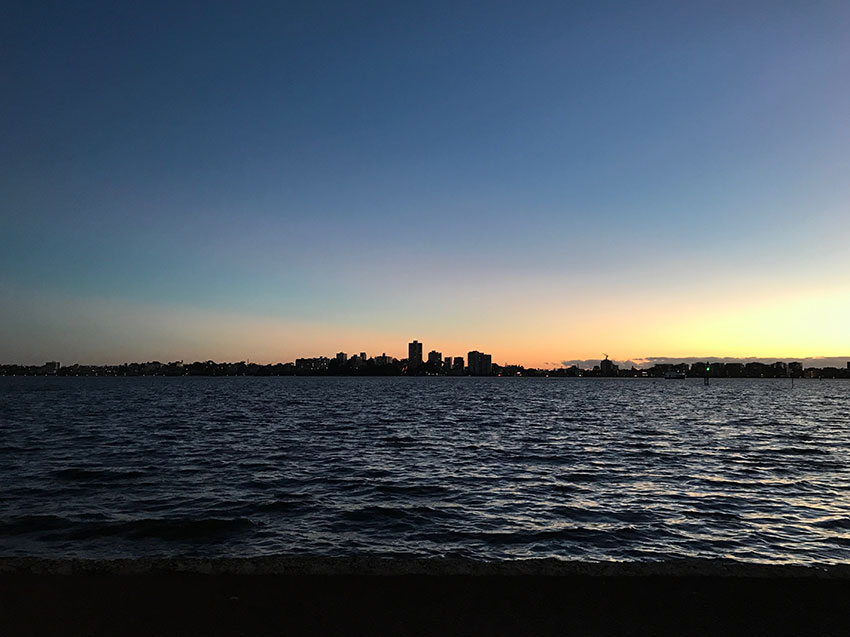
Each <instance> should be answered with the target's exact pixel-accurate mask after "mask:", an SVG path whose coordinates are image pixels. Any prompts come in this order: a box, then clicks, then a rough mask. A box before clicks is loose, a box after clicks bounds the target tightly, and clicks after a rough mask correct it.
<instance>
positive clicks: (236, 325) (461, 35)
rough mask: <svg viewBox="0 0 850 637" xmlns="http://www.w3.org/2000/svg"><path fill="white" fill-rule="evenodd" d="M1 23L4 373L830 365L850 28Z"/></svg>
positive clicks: (384, 11)
mask: <svg viewBox="0 0 850 637" xmlns="http://www.w3.org/2000/svg"><path fill="white" fill-rule="evenodd" d="M0 22H2V26H0V29H2V44H0V46H2V49H0V50H2V56H0V74H1V75H0V76H1V77H2V80H3V86H4V90H3V95H4V97H3V99H2V101H0V115H2V117H0V144H2V147H3V149H4V152H3V153H2V156H0V161H2V170H0V186H2V192H3V206H2V212H1V213H0V215H2V217H0V221H2V227H1V228H2V232H0V267H2V272H3V274H2V278H0V295H2V299H0V300H2V301H3V310H2V311H0V327H3V328H4V331H6V333H7V334H10V336H11V337H12V338H10V339H5V340H6V342H5V343H4V344H3V345H2V346H0V360H4V361H6V360H8V361H9V362H18V361H21V362H29V361H31V362H39V361H40V359H39V357H43V356H45V355H48V354H47V351H46V345H45V344H46V343H48V344H50V347H51V348H52V349H51V350H50V351H52V352H54V354H53V356H51V357H65V358H67V357H71V358H74V359H75V360H77V359H79V360H81V361H82V362H86V361H90V362H109V361H115V360H123V359H125V358H154V357H161V358H181V357H185V358H190V357H192V356H198V357H200V358H216V357H224V356H235V357H237V358H245V357H246V356H250V357H252V358H253V359H257V360H281V359H291V358H293V357H295V356H301V355H318V354H324V353H328V352H332V351H338V350H340V349H344V350H349V351H360V350H361V349H364V348H365V347H367V346H368V347H370V348H377V349H382V350H386V351H388V352H389V353H393V354H395V355H399V356H400V355H402V354H403V353H404V352H403V346H404V343H405V342H406V341H407V340H409V339H412V338H419V340H422V341H424V342H425V343H426V348H427V347H429V344H430V343H433V344H434V346H436V347H438V348H442V349H444V350H449V349H450V348H451V349H453V351H452V352H451V353H455V351H454V350H457V352H456V353H463V352H465V351H467V350H468V349H473V348H479V349H482V348H487V349H488V350H490V351H493V352H494V355H495V356H496V360H500V361H501V360H503V359H510V360H511V361H513V362H525V363H527V364H537V363H540V362H541V361H544V360H547V361H548V360H562V359H578V358H590V357H591V356H597V355H598V354H597V350H599V351H609V350H611V349H612V348H613V347H619V348H620V351H617V352H615V353H612V355H614V356H615V357H616V358H619V359H626V358H644V357H647V356H669V355H674V356H675V355H681V356H699V355H700V354H702V353H705V352H708V351H711V352H715V353H716V354H718V355H741V356H744V355H752V356H772V355H776V356H790V355H794V356H818V355H824V356H826V355H841V354H844V353H845V352H850V337H848V336H847V335H846V330H841V329H840V327H837V326H840V325H841V324H842V321H843V322H844V324H847V322H848V321H850V304H848V303H847V302H844V301H843V300H842V299H845V298H848V297H847V296H846V295H847V294H850V288H849V287H848V278H850V277H848V275H847V273H846V270H847V268H846V250H847V245H848V239H850V210H848V204H850V186H848V184H850V179H848V176H849V175H848V168H850V161H848V160H850V119H848V117H847V113H848V112H850V84H848V81H847V78H848V77H850V45H848V44H847V38H846V34H847V33H848V32H850V29H848V27H850V5H847V4H846V3H838V2H836V3H830V2H814V3H812V2H806V3H803V2H799V3H732V2H729V3H723V2H707V3H675V2H669V3H652V2H650V3H645V2H641V3H619V2H618V3H598V2H593V3H535V4H532V5H531V6H529V5H528V3H445V4H442V3H434V2H429V3H421V4H420V5H418V6H416V5H411V4H409V3H382V4H381V3H374V4H372V3H316V2H309V3H275V2H264V3H252V2H247V3H243V4H240V5H239V6H236V5H232V4H230V3H214V2H211V3H209V2H205V3H180V6H179V7H174V6H172V5H171V4H170V3H161V4H160V3H105V2H104V3H99V2H89V3H85V2H81V3H39V6H31V3H10V4H7V5H6V8H5V9H4V17H3V19H2V21H0ZM700 307H706V308H712V311H715V312H718V313H719V314H722V316H723V317H724V318H723V327H722V329H721V328H720V327H717V328H713V329H714V331H711V330H709V331H705V330H704V329H703V328H702V326H700V325H696V324H695V325H694V326H693V329H688V328H687V325H685V326H684V327H682V328H681V330H679V331H676V330H673V333H667V332H669V330H663V329H660V328H658V327H656V326H654V325H653V322H658V321H664V320H665V319H664V317H671V316H672V317H675V319H676V321H677V323H679V324H681V322H682V321H685V322H687V321H691V320H694V315H695V313H698V312H695V308H700ZM48 308H50V309H49V310H48ZM95 313H97V317H101V318H97V317H96V316H95V315H94V314H95ZM777 313H781V314H782V315H783V316H785V317H786V319H784V323H782V324H781V325H779V326H777V327H776V333H772V334H771V336H770V338H767V337H766V336H764V334H763V330H761V329H759V327H758V325H759V320H764V317H770V316H775V315H776V314H777ZM811 313H815V314H817V313H828V314H829V315H830V319H829V320H830V321H831V322H830V323H829V325H828V329H826V331H824V329H820V330H819V334H818V335H813V334H812V333H811V329H812V328H811V325H810V324H809V325H807V322H806V317H807V316H809V315H810V314H811ZM105 316H111V317H113V318H112V319H110V321H111V322H104V321H105V319H103V318H102V317H105ZM140 317H143V318H140ZM178 317H182V318H178ZM201 317H203V318H201ZM630 317H631V318H630ZM730 317H731V318H730ZM736 319H740V320H737V321H736ZM844 319H846V321H845V320H844ZM667 320H669V318H668V319H667ZM98 321H100V322H98ZM201 321H203V322H205V323H208V324H209V327H208V329H209V332H208V334H209V335H210V337H209V339H208V342H207V341H199V340H198V336H197V334H198V331H197V325H198V324H199V322H201ZM153 325H156V326H158V327H157V328H156V329H154V328H153V327H151V326H153ZM193 325H194V326H195V327H193ZM260 325H261V326H264V327H263V328H262V329H265V330H266V331H267V333H268V335H269V339H268V340H260V341H257V340H255V336H254V335H253V334H252V332H256V331H257V329H260V328H258V327H257V326H260ZM714 325H719V323H714ZM735 325H739V326H740V329H739V330H738V331H736V328H735ZM832 325H835V326H836V327H835V329H834V330H833V328H832V327H829V326H832ZM95 326H97V327H95ZM754 332H757V335H758V336H759V338H754ZM204 333H205V334H207V332H204ZM216 333H220V334H221V335H222V336H221V338H220V339H219V338H215V337H214V336H213V335H215V334H216ZM816 336H817V338H816ZM700 339H702V340H700ZM482 341H483V342H482ZM748 344H749V346H750V349H746V347H747V346H748ZM612 346H613V347H612ZM812 349H816V350H817V351H810V350H812ZM659 350H662V351H659ZM240 353H244V355H241V356H240ZM446 353H450V352H449V351H446ZM69 362H70V361H69Z"/></svg>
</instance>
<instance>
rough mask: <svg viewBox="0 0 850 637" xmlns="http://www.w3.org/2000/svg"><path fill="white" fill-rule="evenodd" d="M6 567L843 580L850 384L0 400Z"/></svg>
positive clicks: (249, 383)
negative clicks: (711, 570) (115, 562)
mask: <svg viewBox="0 0 850 637" xmlns="http://www.w3.org/2000/svg"><path fill="white" fill-rule="evenodd" d="M0 485H2V491H0V555H42V556H54V557H69V556H77V557H135V556H149V555H193V556H224V555H227V556H242V555H263V554H270V553H296V554H317V555H347V554H377V555H418V556H465V557H476V558H484V559H511V558H528V557H552V556H554V557H559V558H565V559H587V560H612V559H613V560H659V559H666V558H671V557H677V558H681V557H714V558H718V557H721V558H732V559H739V560H747V561H757V562H777V563H783V562H793V563H837V562H848V561H850V383H847V382H846V381H844V382H842V381H820V382H819V381H797V382H796V383H795V386H794V388H793V389H792V388H791V387H790V381H789V382H786V381H775V380H727V381H722V380H713V381H712V384H711V386H710V387H704V386H703V385H702V381H701V380H696V381H693V380H688V381H671V380H649V379H622V380H603V379H562V378H559V379H545V378H539V379H532V378H511V379H500V378H0Z"/></svg>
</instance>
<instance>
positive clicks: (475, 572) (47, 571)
mask: <svg viewBox="0 0 850 637" xmlns="http://www.w3.org/2000/svg"><path fill="white" fill-rule="evenodd" d="M157 573H182V574H195V575H322V576H324V575H375V576H388V577H392V576H407V575H416V576H419V575H428V576H437V577H439V576H506V577H507V576H517V575H519V576H532V577H534V576H546V577H550V576H565V577H575V576H580V577H747V578H790V577H805V578H821V579H848V580H850V564H823V565H817V566H813V565H795V564H763V563H753V562H739V561H735V560H713V559H705V560H694V559H683V560H667V561H658V562H583V561H577V560H559V559H554V558H542V559H520V560H501V561H485V560H473V559H462V558H383V557H372V556H354V557H324V556H288V555H283V556H263V557H233V558H212V559H208V558H195V557H186V558H180V557H170V558H126V559H85V558H79V559H76V558H72V559H49V558H37V557H0V574H4V575H9V574H29V575H145V574H157Z"/></svg>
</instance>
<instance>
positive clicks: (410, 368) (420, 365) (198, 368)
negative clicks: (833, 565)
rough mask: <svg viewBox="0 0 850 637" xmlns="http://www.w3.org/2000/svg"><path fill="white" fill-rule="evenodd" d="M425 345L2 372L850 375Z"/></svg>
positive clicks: (0, 370) (787, 366)
mask: <svg viewBox="0 0 850 637" xmlns="http://www.w3.org/2000/svg"><path fill="white" fill-rule="evenodd" d="M423 350H424V348H423V345H422V343H420V342H419V341H416V340H414V341H412V342H411V343H409V344H408V346H407V358H404V359H401V360H399V359H397V358H393V357H392V356H388V355H387V354H386V352H384V353H382V354H380V355H379V356H372V357H369V356H367V355H366V352H359V353H357V354H352V355H351V356H349V355H348V354H347V353H346V352H337V354H336V355H335V356H334V357H333V358H329V357H327V356H318V357H315V358H297V359H295V362H294V363H276V364H270V365H259V364H257V363H251V362H245V361H240V362H238V363H217V362H215V361H211V360H210V361H203V362H201V361H197V362H194V363H188V364H184V363H183V361H176V362H172V363H160V362H159V361H153V362H146V363H124V364H121V365H78V364H75V365H69V366H65V367H63V366H62V365H61V364H60V363H59V362H57V361H50V362H47V363H45V364H44V365H0V376H402V375H406V376H547V377H603V378H704V377H709V378H813V379H828V378H846V379H850V362H848V363H847V366H846V368H845V367H806V368H804V367H803V364H802V363H800V362H790V363H785V362H782V361H777V362H775V363H771V364H767V363H757V362H752V363H713V362H711V361H705V362H697V363H692V364H687V363H679V364H658V365H653V366H652V367H649V368H645V369H638V368H635V367H631V368H630V369H620V368H619V366H618V365H616V364H615V363H614V362H613V361H611V360H610V359H609V358H608V355H607V354H605V355H604V358H603V359H602V360H600V361H599V364H598V365H594V366H593V368H592V369H582V368H579V367H577V366H575V365H572V366H570V367H558V368H555V369H538V368H526V367H523V366H522V365H497V364H495V363H493V359H492V356H491V355H490V354H485V353H483V352H479V351H477V350H473V351H471V352H469V353H467V355H466V360H464V358H463V357H462V356H454V357H453V356H443V354H442V352H438V351H437V350H431V351H430V352H428V356H427V358H426V357H423Z"/></svg>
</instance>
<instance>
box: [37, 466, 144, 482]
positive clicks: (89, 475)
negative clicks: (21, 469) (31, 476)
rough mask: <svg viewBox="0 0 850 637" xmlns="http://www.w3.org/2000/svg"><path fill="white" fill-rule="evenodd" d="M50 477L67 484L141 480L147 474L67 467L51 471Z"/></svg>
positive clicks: (142, 472)
mask: <svg viewBox="0 0 850 637" xmlns="http://www.w3.org/2000/svg"><path fill="white" fill-rule="evenodd" d="M51 475H53V477H55V478H58V479H60V480H65V481H68V482H120V481H122V480H135V479H137V478H142V477H144V476H145V475H147V474H146V473H145V472H144V471H131V470H126V471H125V470H120V469H87V468H83V467H69V468H67V469H58V470H56V471H53V472H52V474H51Z"/></svg>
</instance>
